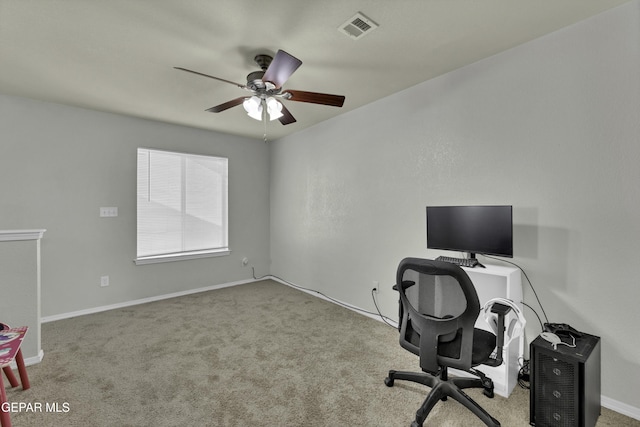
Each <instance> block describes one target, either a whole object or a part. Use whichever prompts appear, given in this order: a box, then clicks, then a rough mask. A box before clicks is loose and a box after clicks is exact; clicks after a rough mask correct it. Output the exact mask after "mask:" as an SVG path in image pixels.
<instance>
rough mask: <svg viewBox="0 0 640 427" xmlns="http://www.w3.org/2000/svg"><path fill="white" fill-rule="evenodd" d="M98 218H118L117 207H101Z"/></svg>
mask: <svg viewBox="0 0 640 427" xmlns="http://www.w3.org/2000/svg"><path fill="white" fill-rule="evenodd" d="M100 216H101V217H112V216H118V208H117V207H103V208H100Z"/></svg>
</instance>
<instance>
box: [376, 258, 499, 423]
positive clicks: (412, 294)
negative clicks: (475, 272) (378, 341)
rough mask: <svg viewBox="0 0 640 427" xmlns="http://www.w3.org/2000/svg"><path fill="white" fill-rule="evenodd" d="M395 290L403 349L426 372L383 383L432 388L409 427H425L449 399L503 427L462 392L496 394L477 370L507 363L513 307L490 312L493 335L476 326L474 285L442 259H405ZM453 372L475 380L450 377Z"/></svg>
mask: <svg viewBox="0 0 640 427" xmlns="http://www.w3.org/2000/svg"><path fill="white" fill-rule="evenodd" d="M393 289H394V290H396V291H398V293H399V294H400V304H399V313H398V315H399V318H400V321H399V323H398V330H399V332H400V345H401V346H402V347H403V348H404V349H405V350H407V351H409V352H411V353H413V354H415V355H417V356H418V357H419V364H420V369H421V370H422V372H419V371H418V372H404V371H402V372H400V371H395V370H390V371H389V374H388V376H387V378H385V380H384V382H385V384H386V385H387V386H388V387H393V385H394V382H395V380H403V381H411V382H414V383H418V384H423V385H425V386H427V387H430V388H431V390H430V392H429V394H428V396H427V397H426V399H425V400H424V402H423V403H422V405H421V406H420V408H419V409H418V411H417V412H416V417H415V420H414V421H413V422H412V423H411V427H422V426H423V423H424V422H425V420H426V419H427V417H428V415H429V413H430V411H431V410H432V409H433V407H434V406H435V405H436V404H437V403H438V402H439V401H441V400H443V401H444V400H447V398H449V397H451V398H452V399H454V400H456V401H457V402H459V403H461V404H462V405H463V406H464V407H465V408H467V409H468V410H469V411H471V412H472V413H473V414H474V415H475V416H477V417H478V418H479V419H480V420H482V422H484V424H486V425H487V426H489V427H498V426H500V423H499V422H498V421H497V420H496V419H495V418H493V417H492V416H491V415H489V413H488V412H487V411H485V410H484V409H483V408H482V407H481V406H480V405H479V404H478V403H476V402H475V401H474V400H473V399H472V398H471V397H470V396H468V395H467V394H466V393H465V392H464V391H463V390H464V389H469V388H479V389H483V392H484V394H485V395H486V396H487V397H489V398H492V397H493V396H494V391H493V388H494V386H493V381H492V380H491V379H490V378H488V377H487V376H486V375H484V373H482V372H481V371H479V370H477V369H476V366H480V365H485V366H493V367H495V366H500V365H501V364H502V363H503V360H502V351H503V346H504V330H505V327H504V326H505V315H506V314H507V313H508V312H509V311H510V310H511V308H510V307H509V306H506V305H503V304H494V305H493V306H492V307H491V308H490V311H491V315H492V316H494V315H495V323H496V325H495V326H496V327H495V333H492V332H489V331H486V330H483V329H478V328H475V323H476V321H477V320H478V315H479V314H480V301H479V299H478V294H477V292H476V290H475V287H474V285H473V283H472V282H471V279H470V278H469V276H468V275H467V274H466V273H465V271H464V270H462V269H461V268H460V267H458V266H456V265H453V264H448V263H446V262H442V261H434V260H427V259H419V258H405V259H403V260H402V261H401V262H400V265H399V266H398V271H397V273H396V285H395V286H394V287H393ZM449 368H452V369H456V370H458V371H461V372H467V373H470V374H472V375H473V377H467V376H464V377H451V378H449V373H448V369H449Z"/></svg>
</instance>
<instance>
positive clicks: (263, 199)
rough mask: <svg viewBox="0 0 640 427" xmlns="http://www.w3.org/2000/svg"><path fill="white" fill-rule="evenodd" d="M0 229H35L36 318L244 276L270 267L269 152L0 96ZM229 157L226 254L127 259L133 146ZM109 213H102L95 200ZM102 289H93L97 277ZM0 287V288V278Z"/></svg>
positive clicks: (204, 134)
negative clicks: (38, 253) (38, 249)
mask: <svg viewBox="0 0 640 427" xmlns="http://www.w3.org/2000/svg"><path fill="white" fill-rule="evenodd" d="M0 128H1V129H2V136H1V139H0V149H1V153H2V154H1V155H0V194H1V195H2V197H0V228H2V229H30V228H45V229H47V232H46V234H45V236H44V238H43V240H42V315H43V317H44V316H53V315H57V314H63V313H69V312H73V311H78V310H85V309H90V308H93V307H101V306H105V305H111V304H117V303H122V302H127V301H131V300H136V299H141V298H148V297H154V296H158V295H164V294H168V293H173V292H180V291H187V290H190V289H197V288H201V287H206V286H211V285H216V284H222V283H229V282H234V281H239V280H247V279H251V277H252V276H251V269H250V268H248V267H243V266H242V262H241V260H242V258H243V257H245V256H246V257H248V258H249V259H250V261H251V263H252V264H253V265H255V266H256V267H260V268H261V269H262V270H265V269H266V268H267V266H268V262H269V252H268V251H269V216H268V210H269V184H268V179H269V172H268V167H269V154H268V146H266V144H264V143H262V142H261V141H257V140H250V139H247V138H239V137H233V136H229V135H223V134H217V133H213V132H209V131H203V130H199V129H193V128H187V127H181V126H174V125H169V124H164V123H159V122H153V121H148V120H140V119H135V118H130V117H124V116H118V115H114V114H107V113H102V112H97V111H91V110H85V109H80V108H73V107H68V106H63V105H58V104H50V103H45V102H39V101H33V100H29V99H25V98H16V97H9V96H3V95H0ZM137 147H148V148H158V149H166V150H173V151H183V152H191V153H195V154H205V155H207V154H208V155H214V156H223V157H228V158H229V224H230V225H229V236H230V238H229V246H230V249H231V251H232V252H231V255H229V256H225V257H218V258H205V259H199V260H191V261H179V262H171V263H164V264H153V265H140V266H136V265H134V263H133V259H134V258H135V256H136V149H137ZM101 206H117V207H118V208H119V209H118V217H116V218H100V217H99V207H101ZM103 275H108V276H109V277H110V286H108V287H100V276H103ZM0 286H1V284H0Z"/></svg>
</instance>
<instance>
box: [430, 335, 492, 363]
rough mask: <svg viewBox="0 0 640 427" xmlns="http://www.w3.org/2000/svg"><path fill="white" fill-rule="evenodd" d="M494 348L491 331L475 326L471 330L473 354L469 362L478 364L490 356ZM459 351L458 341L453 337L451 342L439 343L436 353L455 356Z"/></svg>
mask: <svg viewBox="0 0 640 427" xmlns="http://www.w3.org/2000/svg"><path fill="white" fill-rule="evenodd" d="M495 348H496V336H495V335H493V334H492V333H491V332H488V331H485V330H483V329H478V328H475V329H474V332H473V355H472V357H471V363H472V365H473V366H476V365H480V364H482V363H484V362H486V361H487V360H489V357H490V356H491V353H493V351H494V350H495ZM459 353H460V341H459V340H457V339H455V340H453V341H451V342H444V343H440V344H439V346H438V354H439V355H441V356H445V357H451V358H457V357H458V356H459Z"/></svg>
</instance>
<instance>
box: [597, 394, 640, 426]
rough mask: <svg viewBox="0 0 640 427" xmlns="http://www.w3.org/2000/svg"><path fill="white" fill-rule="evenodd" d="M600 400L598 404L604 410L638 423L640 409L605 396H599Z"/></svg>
mask: <svg viewBox="0 0 640 427" xmlns="http://www.w3.org/2000/svg"><path fill="white" fill-rule="evenodd" d="M600 399H601V400H600V404H601V405H602V406H604V407H605V408H607V409H611V410H612V411H615V412H617V413H619V414H622V415H626V416H627V417H631V418H634V419H636V420H639V421H640V408H636V407H634V406H631V405H627V404H626V403H622V402H618V401H617V400H613V399H611V398H609V397H606V396H600Z"/></svg>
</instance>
